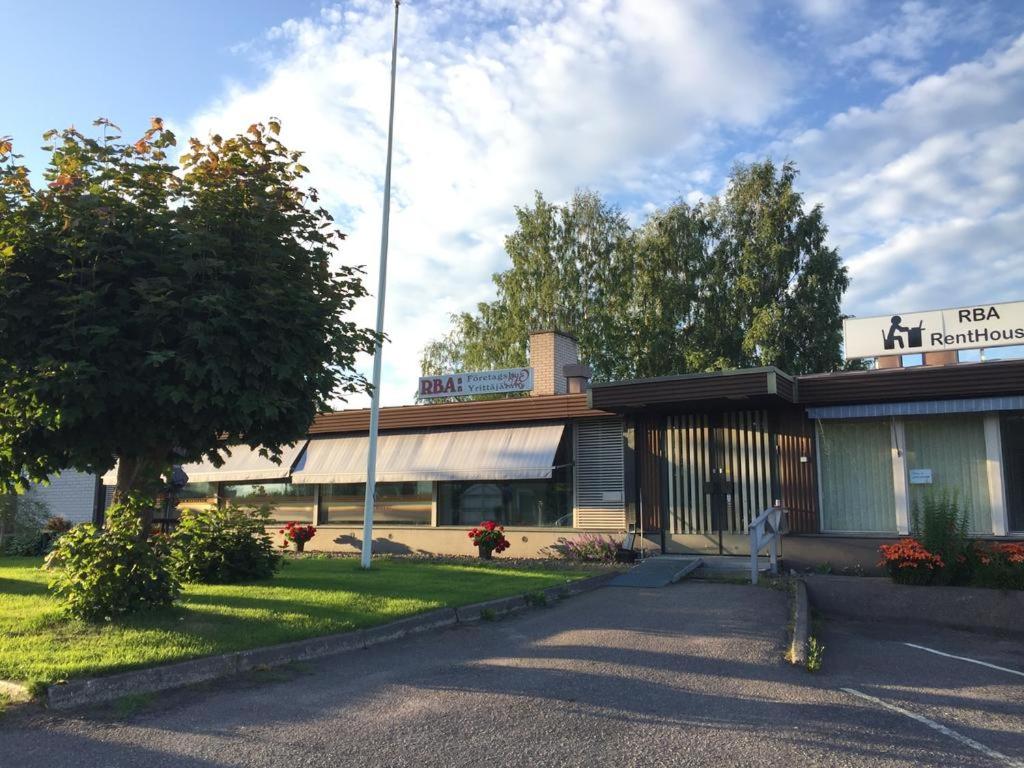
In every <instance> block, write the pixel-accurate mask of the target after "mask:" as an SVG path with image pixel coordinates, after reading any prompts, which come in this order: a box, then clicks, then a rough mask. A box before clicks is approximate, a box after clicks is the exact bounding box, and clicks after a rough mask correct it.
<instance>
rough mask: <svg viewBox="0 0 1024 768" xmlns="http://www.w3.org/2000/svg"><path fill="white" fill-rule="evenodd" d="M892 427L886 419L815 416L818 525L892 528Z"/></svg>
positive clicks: (862, 529) (831, 528) (874, 529)
mask: <svg viewBox="0 0 1024 768" xmlns="http://www.w3.org/2000/svg"><path fill="white" fill-rule="evenodd" d="M891 429H892V427H891V423H890V421H889V420H888V419H885V420H872V419H857V420H856V421H829V420H822V421H819V422H818V460H819V468H820V473H821V527H822V530H824V531H830V532H837V533H838V532H849V533H869V532H870V533H895V532H896V494H895V491H894V489H893V480H892V438H891Z"/></svg>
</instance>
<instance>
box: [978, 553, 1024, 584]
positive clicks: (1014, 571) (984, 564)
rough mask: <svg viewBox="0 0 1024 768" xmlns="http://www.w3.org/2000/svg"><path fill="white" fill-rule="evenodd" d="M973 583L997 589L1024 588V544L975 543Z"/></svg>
mask: <svg viewBox="0 0 1024 768" xmlns="http://www.w3.org/2000/svg"><path fill="white" fill-rule="evenodd" d="M971 555H972V556H971V564H972V566H973V577H972V580H971V583H972V584H974V585H975V586H979V587H992V588H995V589H1024V544H1022V543H1010V542H1008V543H1004V544H989V545H987V546H986V545H984V544H981V543H978V544H975V546H974V548H973V550H972V552H971Z"/></svg>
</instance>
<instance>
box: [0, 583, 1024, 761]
mask: <svg viewBox="0 0 1024 768" xmlns="http://www.w3.org/2000/svg"><path fill="white" fill-rule="evenodd" d="M787 618H788V607H787V595H786V594H785V593H784V592H782V591H778V590H772V589H768V588H763V587H749V586H739V585H731V584H718V583H704V582H684V583H682V584H679V585H675V586H672V587H667V588H664V589H615V588H604V589H600V590H597V591H595V592H591V593H588V594H586V595H582V596H579V597H574V598H571V599H569V600H566V601H563V602H561V603H559V604H557V605H555V606H552V607H549V608H543V609H536V610H532V611H529V612H527V613H525V614H522V615H519V616H515V617H510V618H506V619H503V620H500V621H496V622H481V623H480V624H477V625H473V626H465V625H463V626H459V627H456V628H453V629H449V630H444V631H441V632H437V633H432V634H428V635H423V636H419V637H412V638H406V639H405V640H402V641H399V642H397V643H394V644H391V645H387V646H378V647H375V648H372V649H370V650H366V651H359V652H354V653H350V654H345V655H341V656H337V657H334V658H331V659H326V660H323V661H320V662H318V663H316V664H310V665H305V666H302V667H298V668H293V669H290V670H285V671H283V672H280V671H274V672H271V673H267V674H266V675H263V676H256V678H254V679H248V680H241V681H232V682H227V683H220V684H217V685H214V686H210V687H207V688H206V689H202V690H197V691H188V692H184V693H179V694H174V695H169V696H163V697H160V698H158V699H154V700H152V701H149V702H146V703H145V705H144V706H141V707H140V708H139V709H138V710H137V711H122V712H121V713H120V714H118V713H116V712H114V713H112V712H110V711H104V712H84V713H76V714H73V715H60V716H57V715H49V714H15V715H13V716H8V717H6V718H4V719H2V720H0V765H2V766H5V767H6V766H11V767H12V768H14V767H17V768H34V767H35V766H40V767H42V766H45V767H46V768H60V767H61V766H75V767H76V768H77V767H80V766H104V767H105V768H106V767H107V766H109V767H111V768H113V767H115V766H116V767H120V766H125V767H127V766H140V767H145V768H158V767H159V766H175V767H176V768H179V767H180V768H214V767H215V766H216V767H220V766H247V767H248V766H337V765H359V766H531V768H533V767H536V766H688V765H706V766H756V765H765V766H767V765H785V764H789V765H801V766H803V765H821V766H826V765H827V766H845V765H849V766H862V765H863V766H950V765H958V766H1001V765H1002V766H1005V765H1009V766H1015V765H1021V766H1024V675H1022V674H1021V672H1022V671H1024V649H1022V648H1021V645H1020V643H1019V642H1013V641H1011V640H1008V639H999V638H993V637H988V636H976V635H972V634H970V633H963V632H951V631H945V630H942V631H936V630H930V629H920V628H909V627H896V626H890V625H863V624H853V623H845V622H832V621H827V622H825V624H824V626H823V627H822V628H821V630H820V631H821V635H822V640H823V642H824V643H825V645H826V651H825V664H824V668H823V670H822V671H821V672H819V673H818V674H811V673H809V672H807V671H806V670H804V669H800V668H794V667H791V666H789V665H788V664H786V663H785V662H784V661H783V660H782V657H783V654H784V651H785V647H786V635H787V629H786V622H787ZM905 643H913V644H914V645H918V646H923V647H925V648H930V649H932V650H922V649H921V648H916V647H912V646H910V645H906V644H905ZM932 651H939V652H941V653H944V654H949V655H939V654H938V653H935V652H932ZM954 656H960V657H964V658H970V659H973V661H965V660H963V659H958V658H953V657H954ZM975 662H983V664H979V663H975ZM985 664H987V665H991V666H984V665H985Z"/></svg>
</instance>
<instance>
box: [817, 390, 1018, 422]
mask: <svg viewBox="0 0 1024 768" xmlns="http://www.w3.org/2000/svg"><path fill="white" fill-rule="evenodd" d="M1019 410H1024V397H1020V396H1016V395H1013V396H1007V397H974V398H969V399H965V400H927V401H918V402H910V403H869V404H866V405H828V406H822V407H819V408H808V409H807V417H808V418H811V419H872V418H879V417H882V416H934V415H939V414H944V413H985V412H987V411H988V412H990V411H1019Z"/></svg>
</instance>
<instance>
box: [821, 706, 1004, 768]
mask: <svg viewBox="0 0 1024 768" xmlns="http://www.w3.org/2000/svg"><path fill="white" fill-rule="evenodd" d="M841 690H843V691H846V692H847V693H849V694H852V695H853V696H858V697H859V698H862V699H864V700H865V701H870V702H871V703H872V704H877V705H878V706H880V707H884V708H885V709H889V710H892V711H893V712H898V713H899V714H901V715H906V716H907V717H909V718H911V719H912V720H917V722H919V723H924V724H925V725H927V726H928V727H929V728H933V729H935V730H936V731H938V732H939V733H941V734H942V735H943V736H948V737H949V738H951V739H953V740H955V741H959V742H960V743H961V744H963V745H965V746H968V747H970V748H971V749H975V750H977V751H978V752H981V753H982V754H983V755H987V756H988V757H991V758H992V759H993V760H998V761H999V762H1001V763H1003V764H1004V765H1008V766H1010V768H1024V763H1022V762H1020V761H1018V760H1014V759H1013V758H1012V757H1009V756H1007V755H1004V754H1003V753H1002V752H996V751H995V750H994V749H990V748H989V747H986V746H985V745H984V744H981V743H979V742H977V741H975V740H974V739H972V738H969V737H967V736H964V735H963V734H962V733H957V732H956V731H954V730H953V729H952V728H947V727H946V726H944V725H942V723H936V722H935V721H934V720H930V719H928V718H927V717H925V716H924V715H918V714H916V713H914V712H910V711H909V710H906V709H903V707H897V706H896V705H895V704H890V703H889V702H887V701H882V700H881V699H876V698H875V697H874V696H868V695H867V694H866V693H861V692H860V691H858V690H857V689H856V688H842V689H841Z"/></svg>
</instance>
